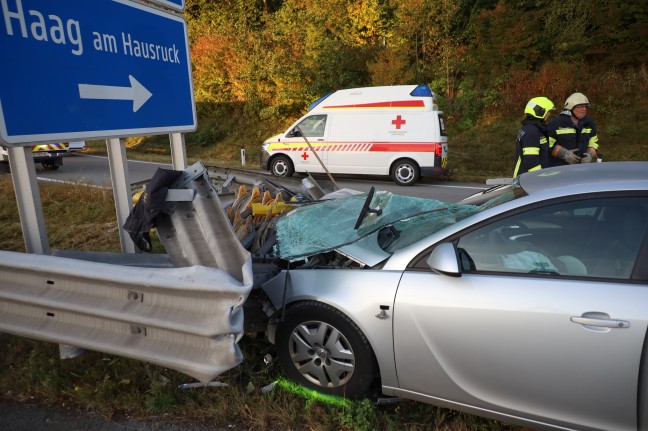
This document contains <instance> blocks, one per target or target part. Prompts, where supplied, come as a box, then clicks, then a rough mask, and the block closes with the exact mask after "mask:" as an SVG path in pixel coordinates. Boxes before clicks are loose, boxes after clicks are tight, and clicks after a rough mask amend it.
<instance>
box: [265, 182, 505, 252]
mask: <svg viewBox="0 0 648 431" xmlns="http://www.w3.org/2000/svg"><path fill="white" fill-rule="evenodd" d="M513 198H514V193H513V191H512V190H509V191H507V192H504V193H501V194H498V196H497V197H494V198H493V199H490V200H488V201H486V202H485V203H483V204H482V205H479V206H477V205H462V204H453V203H448V202H442V201H438V200H434V199H424V198H415V197H408V196H400V195H394V194H392V193H390V192H385V191H378V192H375V193H374V190H373V189H372V190H371V191H370V192H369V193H362V194H358V195H354V196H350V197H346V198H341V199H332V200H327V201H319V202H317V203H315V204H310V205H306V206H302V207H299V208H297V209H295V210H293V211H291V212H290V213H288V214H286V215H285V216H283V217H282V218H281V219H280V220H279V221H278V222H277V248H276V252H277V255H278V256H279V257H281V258H282V259H286V260H297V259H300V258H304V257H307V256H312V255H315V254H317V253H323V252H327V251H331V250H335V249H337V248H339V247H342V246H344V245H348V244H352V243H354V242H356V241H358V240H360V239H362V238H365V237H367V236H369V235H372V234H374V233H376V232H379V231H381V230H382V231H383V232H384V231H385V229H384V228H388V231H389V235H388V238H387V239H386V240H385V238H382V240H380V239H379V240H378V241H379V244H380V245H381V247H382V248H383V250H385V251H387V252H389V253H393V252H394V251H396V250H398V249H400V248H403V247H406V246H408V245H410V244H413V243H414V242H416V241H418V240H420V239H422V238H425V237H426V236H428V235H430V234H432V233H434V232H437V231H439V230H440V229H442V228H444V227H446V226H448V225H450V224H452V223H456V222H457V221H459V220H463V219H464V218H466V217H468V216H470V215H472V214H475V213H477V212H480V211H483V210H485V209H487V208H491V207H493V206H496V205H499V204H501V203H503V202H506V201H509V200H511V199H513ZM379 236H380V235H379Z"/></svg>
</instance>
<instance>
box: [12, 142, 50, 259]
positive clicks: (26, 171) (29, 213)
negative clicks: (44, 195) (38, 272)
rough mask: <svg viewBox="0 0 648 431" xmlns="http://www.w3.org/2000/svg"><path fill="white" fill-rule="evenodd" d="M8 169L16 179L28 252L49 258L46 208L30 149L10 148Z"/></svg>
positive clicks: (16, 189) (17, 195) (17, 197)
mask: <svg viewBox="0 0 648 431" xmlns="http://www.w3.org/2000/svg"><path fill="white" fill-rule="evenodd" d="M7 151H8V152H9V166H10V168H11V176H12V177H13V184H14V190H15V192H16V202H17V204H18V213H19V215H20V224H21V226H22V231H23V238H24V241H25V251H26V252H27V253H35V254H49V243H48V240H47V229H46V227H45V217H44V216H43V205H42V203H41V197H40V193H39V190H38V181H37V180H36V168H35V167H34V160H33V156H32V150H31V147H9V148H7Z"/></svg>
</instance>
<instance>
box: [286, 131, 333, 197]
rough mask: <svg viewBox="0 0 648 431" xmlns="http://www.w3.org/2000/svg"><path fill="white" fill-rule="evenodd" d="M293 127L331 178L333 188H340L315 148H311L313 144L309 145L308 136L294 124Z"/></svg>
mask: <svg viewBox="0 0 648 431" xmlns="http://www.w3.org/2000/svg"><path fill="white" fill-rule="evenodd" d="M295 129H297V131H298V132H299V134H300V135H301V137H302V138H303V139H304V141H306V144H307V145H308V148H310V150H311V151H312V152H313V154H315V157H316V158H317V161H318V162H319V164H320V165H321V166H322V169H324V172H326V175H328V177H329V180H331V182H332V183H333V186H334V187H335V190H340V187H339V186H338V185H337V183H336V182H335V180H334V179H333V175H331V173H330V172H329V170H328V169H327V168H326V165H325V164H324V162H323V161H322V159H320V156H319V155H318V154H317V151H315V148H313V145H311V143H310V142H309V141H308V138H307V137H306V135H304V132H302V129H301V128H300V127H299V126H296V127H295Z"/></svg>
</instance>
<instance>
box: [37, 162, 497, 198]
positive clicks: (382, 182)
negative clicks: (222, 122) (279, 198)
mask: <svg viewBox="0 0 648 431" xmlns="http://www.w3.org/2000/svg"><path fill="white" fill-rule="evenodd" d="M158 167H162V168H164V169H171V165H169V164H164V163H153V162H144V161H138V160H129V161H128V171H129V177H130V182H131V183H138V182H141V181H146V180H148V179H150V178H151V177H152V176H153V174H154V173H155V171H156V170H157V168H158ZM250 172H251V173H252V174H254V172H255V171H254V170H251V171H250ZM36 176H37V178H38V180H39V181H50V182H73V183H79V182H82V183H85V184H92V185H96V186H105V187H110V185H111V180H110V167H109V163H108V158H107V157H101V156H92V155H84V154H72V155H70V156H69V157H66V158H65V159H64V163H63V166H62V167H61V168H59V169H58V170H56V171H46V170H45V169H43V168H42V167H41V166H40V164H37V165H36ZM314 177H315V179H316V181H318V183H320V184H321V186H322V187H323V188H325V189H326V188H328V189H330V190H332V187H333V186H332V184H331V182H330V181H329V179H328V177H326V176H325V175H314ZM298 178H303V176H299V175H295V176H294V177H293V179H298ZM334 179H335V182H336V183H337V185H338V187H340V188H349V189H353V190H359V191H363V192H367V191H369V189H370V188H371V187H372V186H375V187H376V188H377V189H379V190H385V191H390V192H392V193H396V194H400V195H406V196H413V197H421V198H430V199H437V200H440V201H444V202H458V201H459V200H461V199H463V198H465V197H467V196H470V195H472V194H473V193H476V192H478V191H480V190H483V189H484V188H486V185H485V184H479V183H455V182H451V181H447V179H445V178H441V179H437V178H423V179H422V180H421V181H419V182H418V183H417V184H415V185H413V186H410V187H402V186H398V185H396V184H395V183H393V182H392V181H391V180H390V179H389V178H388V177H376V176H371V177H368V176H349V175H347V176H339V175H336V176H335V178H334Z"/></svg>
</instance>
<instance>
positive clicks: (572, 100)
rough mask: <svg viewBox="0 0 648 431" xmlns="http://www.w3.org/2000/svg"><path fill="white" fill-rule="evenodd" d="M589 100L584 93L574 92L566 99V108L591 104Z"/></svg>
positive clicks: (570, 108)
mask: <svg viewBox="0 0 648 431" xmlns="http://www.w3.org/2000/svg"><path fill="white" fill-rule="evenodd" d="M589 104H590V103H589V100H588V99H587V97H585V95H584V94H583V93H574V94H572V95H571V96H569V97H568V98H567V100H565V109H568V110H570V111H571V110H572V109H574V108H575V107H577V106H589Z"/></svg>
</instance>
